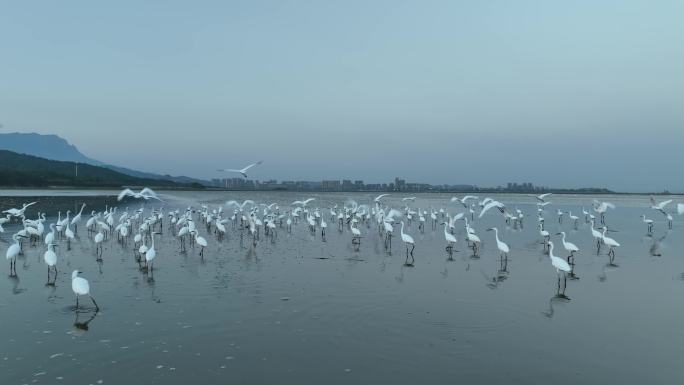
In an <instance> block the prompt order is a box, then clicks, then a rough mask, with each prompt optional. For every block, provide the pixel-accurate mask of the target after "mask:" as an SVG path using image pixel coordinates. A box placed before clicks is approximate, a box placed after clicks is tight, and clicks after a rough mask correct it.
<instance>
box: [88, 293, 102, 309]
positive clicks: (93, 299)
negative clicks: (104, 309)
mask: <svg viewBox="0 0 684 385" xmlns="http://www.w3.org/2000/svg"><path fill="white" fill-rule="evenodd" d="M89 297H90V300H91V301H93V305H95V311H100V307H99V306H97V302H95V298H93V296H92V295H89Z"/></svg>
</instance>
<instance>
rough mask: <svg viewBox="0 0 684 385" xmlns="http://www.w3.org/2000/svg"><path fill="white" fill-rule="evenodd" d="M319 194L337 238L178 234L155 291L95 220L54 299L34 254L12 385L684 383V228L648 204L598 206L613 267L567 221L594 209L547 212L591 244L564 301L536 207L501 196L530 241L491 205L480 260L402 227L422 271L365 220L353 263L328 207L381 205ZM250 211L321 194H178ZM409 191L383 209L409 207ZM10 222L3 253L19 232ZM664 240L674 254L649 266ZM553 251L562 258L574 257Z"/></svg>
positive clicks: (553, 223)
mask: <svg viewBox="0 0 684 385" xmlns="http://www.w3.org/2000/svg"><path fill="white" fill-rule="evenodd" d="M105 193H106V192H105ZM98 194H99V192H98ZM8 195H17V194H16V192H12V191H10V192H8V191H3V192H0V202H2V201H3V200H7V199H8V198H7V196H8ZM26 195H43V196H44V197H45V196H47V195H67V196H66V197H65V198H62V199H66V202H67V203H66V204H65V207H73V206H74V204H75V203H78V202H79V197H78V196H77V195H78V194H75V193H73V192H68V193H66V194H61V193H55V192H50V194H46V193H41V194H38V193H35V192H34V193H27V194H26ZM2 196H4V197H2ZM313 196H316V197H317V198H318V199H317V200H316V201H315V202H313V205H314V207H321V208H324V207H325V209H323V210H322V213H323V215H324V217H325V219H326V221H327V222H328V223H329V226H330V227H329V228H328V231H327V237H326V241H325V242H323V241H322V240H321V236H320V233H318V234H316V235H315V236H312V235H310V233H309V232H308V230H307V227H306V225H305V222H304V223H300V224H299V225H298V226H295V227H294V229H293V231H292V233H291V234H288V233H287V232H286V231H285V228H282V229H278V236H277V239H276V240H275V242H274V243H271V241H269V240H267V239H266V238H263V239H262V241H260V242H259V243H258V245H257V247H256V248H252V247H251V245H250V243H249V242H245V245H244V247H241V246H240V238H239V234H238V232H237V231H236V230H234V229H232V227H231V225H230V223H229V224H227V227H228V229H229V234H228V236H227V237H226V238H225V239H224V240H223V241H222V242H218V241H217V240H216V238H215V237H213V236H212V235H209V234H207V233H206V230H205V229H204V227H203V226H200V228H201V232H202V235H203V236H205V237H206V238H207V239H208V240H209V247H208V248H207V250H206V251H205V256H204V259H203V260H202V259H201V258H200V257H199V256H198V253H199V249H198V248H195V249H192V248H189V249H188V252H187V253H181V252H180V251H179V247H178V241H177V240H176V239H175V238H173V236H172V235H171V234H170V232H169V229H168V225H169V223H168V220H165V223H164V230H163V234H162V235H161V236H160V237H158V238H157V244H156V247H157V250H158V254H157V262H156V264H155V271H154V277H153V279H151V278H150V277H149V276H148V275H146V274H143V273H142V272H141V271H140V270H139V269H138V265H137V263H136V262H135V260H134V256H133V251H132V242H131V243H129V244H128V246H127V247H123V246H122V245H120V244H119V243H117V242H116V240H115V238H113V239H111V240H109V241H107V242H106V243H105V246H104V255H103V259H104V261H103V262H102V263H97V262H96V261H95V254H94V245H93V242H92V240H91V239H90V238H88V237H87V234H86V232H85V226H84V225H85V221H84V222H83V223H82V226H81V228H80V229H79V236H80V237H79V239H78V240H76V241H75V242H74V243H73V244H72V250H71V251H67V250H66V245H65V242H64V241H61V243H62V246H61V247H60V248H59V249H58V255H59V262H58V268H59V276H58V279H57V284H56V286H55V287H48V286H45V282H46V279H47V268H46V266H45V264H44V263H43V259H42V258H43V257H42V256H43V252H44V251H45V247H44V246H42V245H41V246H38V247H31V248H28V249H26V251H25V253H24V255H23V256H22V257H20V259H19V261H18V263H17V271H18V275H19V277H18V279H14V278H9V277H8V272H9V263H6V266H4V269H5V270H3V271H2V278H1V279H0V314H1V315H0V325H1V327H0V384H31V383H49V384H54V383H66V384H97V383H112V384H188V383H202V384H212V383H217V384H218V383H222V384H223V383H238V384H269V383H271V384H348V383H354V384H382V383H392V384H417V383H424V384H454V383H459V382H461V383H470V384H503V383H506V384H512V383H516V384H549V383H553V384H577V383H597V384H598V383H620V384H645V383H648V384H676V383H683V382H684V367H683V365H682V363H683V357H684V354H683V353H684V333H682V325H683V324H684V306H683V305H684V303H683V302H682V293H683V292H684V280H683V279H682V277H683V273H684V258H683V257H684V256H683V255H682V252H681V251H682V250H683V248H684V237H682V233H684V224H683V223H682V222H681V217H676V218H675V220H676V221H675V223H674V228H673V229H672V230H670V231H668V230H667V225H666V223H665V221H664V218H663V216H662V215H660V214H658V213H656V212H654V211H652V210H650V209H649V208H648V207H649V202H648V198H647V197H631V196H612V197H602V199H603V200H608V201H610V202H613V203H615V204H616V205H617V206H618V208H617V209H616V210H614V211H610V212H609V213H608V215H607V223H608V225H609V227H610V228H612V229H615V230H618V232H616V233H612V234H611V236H612V237H614V238H615V239H616V240H618V242H620V243H621V244H622V246H621V247H619V248H618V249H617V252H616V254H617V255H616V258H615V262H614V264H609V263H608V257H607V256H606V255H605V254H604V252H602V253H601V254H599V255H597V254H596V250H595V245H594V242H593V240H592V237H591V234H590V230H589V225H587V224H585V223H584V221H583V220H580V224H579V227H578V229H577V230H574V229H573V226H572V223H571V221H570V220H568V219H567V215H566V218H565V220H564V222H563V224H559V223H558V221H557V216H556V210H557V209H558V208H560V209H561V210H563V211H566V210H572V211H573V212H575V213H577V214H580V215H579V216H580V217H581V206H585V207H589V206H590V204H591V198H590V197H585V196H553V197H551V198H550V200H551V201H552V202H553V204H552V205H550V206H547V210H546V211H545V217H546V228H547V230H549V232H551V233H552V234H555V233H556V232H558V231H561V230H564V231H566V232H567V234H568V240H569V241H572V242H573V243H575V244H577V245H578V246H579V247H580V249H581V252H580V253H578V254H577V256H576V263H577V265H576V268H575V271H576V274H577V276H578V278H579V279H577V280H568V283H567V290H566V295H567V297H568V298H569V299H563V298H558V297H557V296H556V294H557V281H556V272H555V270H554V269H553V268H552V267H551V264H550V262H549V259H548V257H547V256H546V255H545V254H544V253H543V251H542V245H541V244H540V242H539V241H540V236H539V232H538V229H537V227H536V219H535V217H536V206H535V205H534V202H533V198H530V197H527V196H516V195H505V196H499V197H498V198H497V199H499V200H501V201H502V202H504V203H506V204H507V206H508V207H509V208H511V209H513V208H516V207H517V208H519V209H521V210H522V211H523V212H524V213H525V215H526V217H525V221H524V228H523V229H520V228H518V229H514V228H512V227H506V225H505V223H504V221H503V219H502V217H501V216H500V215H498V214H497V213H496V212H495V211H494V210H493V211H492V212H490V213H488V214H487V215H486V216H485V217H484V218H482V219H481V220H476V222H475V223H474V224H473V227H474V228H475V229H476V230H477V233H478V235H479V236H480V238H482V239H483V241H484V244H483V248H482V250H481V252H480V256H479V258H476V257H473V256H472V253H471V251H470V250H469V249H467V248H466V247H465V245H464V239H463V238H464V230H463V227H462V225H460V224H459V227H458V232H457V235H458V237H459V243H458V245H457V246H456V249H457V250H459V252H458V253H455V258H454V259H455V260H454V261H448V260H447V255H446V253H445V251H444V247H445V241H444V235H443V230H442V228H441V227H438V228H437V229H435V230H432V227H431V225H430V224H429V222H428V224H427V226H426V229H425V233H424V234H422V233H420V232H419V231H418V229H417V222H414V223H413V225H412V226H411V227H410V228H408V229H407V231H408V232H409V233H410V234H412V235H413V237H414V238H415V240H416V249H415V259H416V263H415V266H413V267H407V266H404V264H403V263H404V258H405V254H404V249H403V248H402V245H401V243H400V237H399V236H398V229H397V231H396V232H397V236H396V237H395V238H394V240H393V250H394V252H393V253H391V254H389V253H387V252H386V251H385V248H384V247H383V241H382V239H381V238H380V236H379V235H378V231H377V227H376V226H375V225H374V224H372V223H369V224H368V226H367V225H361V226H360V227H361V231H362V232H363V235H364V238H363V239H362V242H361V246H360V249H359V251H355V250H354V249H353V248H352V247H351V243H350V240H351V235H350V232H349V229H348V228H344V229H343V230H342V231H338V227H337V225H336V224H335V223H334V222H332V223H331V221H330V219H329V218H328V209H327V207H330V206H331V205H334V204H338V205H342V204H343V203H344V202H345V200H346V199H347V198H349V197H353V198H354V199H356V200H358V201H359V202H360V203H368V202H369V200H370V198H371V195H369V194H314V195H313ZM248 197H249V198H252V199H254V200H256V201H257V202H258V203H260V202H265V203H270V202H278V203H279V204H280V205H281V207H283V208H284V207H285V206H287V205H289V204H290V203H291V202H292V201H293V200H295V199H300V198H305V197H307V195H306V194H295V193H244V194H243V193H226V192H203V193H198V192H171V193H168V194H165V198H166V199H167V204H166V207H167V208H169V207H171V208H180V209H184V208H185V207H187V206H189V205H194V206H195V207H198V206H199V205H200V204H207V205H209V206H210V208H215V207H217V206H218V205H219V204H222V203H224V202H225V201H226V200H228V199H237V200H241V199H245V198H248ZM400 197H401V196H400V195H398V194H394V195H392V196H390V197H388V198H386V199H385V202H386V203H388V204H390V205H393V206H395V207H398V208H401V207H403V205H402V203H401V200H400ZM449 197H450V196H448V195H435V194H431V195H419V196H418V199H417V200H416V202H415V203H414V204H412V207H420V208H423V209H426V210H429V208H430V207H434V208H435V209H439V208H446V209H448V210H449V212H452V213H456V212H459V211H462V210H463V208H462V207H461V206H457V205H453V204H448V203H447V202H448V198H449ZM39 199H41V198H39ZM20 200H21V199H20ZM125 206H129V207H130V208H137V207H139V205H138V204H137V203H132V202H129V203H128V204H127V205H123V207H120V208H119V210H123V209H124V207H125ZM54 207H56V206H53V208H54ZM152 207H159V204H155V203H150V204H148V205H147V208H152ZM91 209H92V210H97V211H101V210H103V209H104V204H103V205H102V206H101V207H87V208H86V211H87V212H88V213H89V212H90V211H89V210H91ZM54 211H55V210H48V215H49V217H48V223H50V222H51V221H54V219H55V216H56V212H54ZM231 211H232V210H231ZM642 213H644V214H646V215H647V216H649V217H651V218H653V219H656V220H657V223H656V225H655V231H654V235H653V236H647V235H646V226H645V225H644V224H643V223H642V222H641V219H640V218H639V216H640V215H641V214H642ZM32 215H35V211H30V212H29V216H30V217H31V216H32ZM84 216H85V215H84ZM117 217H118V215H117ZM86 218H87V216H86ZM490 226H498V227H499V228H500V230H501V238H502V239H503V240H504V241H506V242H507V243H508V244H509V246H511V252H510V254H509V255H510V257H509V259H508V263H507V265H505V266H502V264H501V261H500V259H499V255H498V250H497V249H496V243H495V242H494V234H493V233H492V232H486V231H485V230H486V229H487V228H488V227H490ZM5 227H6V230H7V231H6V232H5V233H4V234H0V250H1V251H2V254H3V255H4V251H5V250H6V248H7V246H8V245H9V243H8V242H11V240H10V235H11V233H12V232H13V231H16V230H17V225H16V224H15V225H12V226H5ZM553 238H554V239H553V240H554V241H555V242H556V244H557V246H560V240H559V239H558V237H556V236H554V237H553ZM656 242H657V244H656ZM654 244H655V247H656V248H657V249H658V250H659V251H658V252H657V254H661V256H653V255H652V254H653V253H652V252H651V250H652V249H653V247H654ZM556 254H557V255H562V256H565V255H566V254H565V252H564V251H563V250H561V249H560V247H557V248H556ZM3 261H4V259H3ZM74 269H79V270H81V271H83V276H84V277H85V278H87V279H88V280H89V281H90V285H91V291H92V293H93V296H94V297H95V299H96V300H97V302H98V304H99V305H100V308H101V310H100V312H99V313H97V314H96V313H94V312H93V311H85V310H84V311H81V312H75V311H74V305H75V299H74V295H73V293H72V291H71V280H70V278H71V271H72V270H74ZM81 303H82V304H88V305H89V302H88V300H87V299H82V300H81ZM93 316H94V318H93ZM75 324H77V326H75ZM86 328H87V330H85V329H86Z"/></svg>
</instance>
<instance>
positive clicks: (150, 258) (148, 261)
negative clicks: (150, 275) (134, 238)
mask: <svg viewBox="0 0 684 385" xmlns="http://www.w3.org/2000/svg"><path fill="white" fill-rule="evenodd" d="M159 234H161V233H158V232H154V233H152V237H151V238H152V245H151V246H150V248H149V249H148V250H147V252H146V253H145V267H146V268H147V269H148V270H149V271H153V270H154V265H153V263H154V258H156V257H157V249H155V248H154V236H155V235H159Z"/></svg>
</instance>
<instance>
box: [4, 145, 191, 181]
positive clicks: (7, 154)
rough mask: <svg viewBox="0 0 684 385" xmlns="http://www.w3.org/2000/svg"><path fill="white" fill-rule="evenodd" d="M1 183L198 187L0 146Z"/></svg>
mask: <svg viewBox="0 0 684 385" xmlns="http://www.w3.org/2000/svg"><path fill="white" fill-rule="evenodd" d="M0 186H5V187H29V186H30V187H48V186H74V187H121V186H156V187H171V188H180V187H198V186H189V185H183V184H179V183H176V182H172V181H168V180H160V179H147V178H137V177H134V176H130V175H126V174H122V173H120V172H117V171H114V170H112V169H109V168H106V167H99V166H93V165H90V164H87V163H81V162H78V163H77V162H63V161H57V160H50V159H45V158H39V157H36V156H32V155H26V154H18V153H16V152H11V151H7V150H0Z"/></svg>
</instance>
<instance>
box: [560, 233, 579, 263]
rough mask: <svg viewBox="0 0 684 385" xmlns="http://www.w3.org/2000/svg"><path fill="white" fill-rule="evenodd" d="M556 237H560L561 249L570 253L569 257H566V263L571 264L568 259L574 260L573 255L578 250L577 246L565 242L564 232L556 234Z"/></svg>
mask: <svg viewBox="0 0 684 385" xmlns="http://www.w3.org/2000/svg"><path fill="white" fill-rule="evenodd" d="M556 235H560V236H562V238H561V241H562V242H563V248H564V249H565V250H566V251H567V252H568V253H570V255H568V263H571V262H570V258H575V253H576V252H578V251H579V248H578V247H577V246H575V244H574V243H570V242H567V241H566V240H565V231H561V232H560V233H557V234H556Z"/></svg>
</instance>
